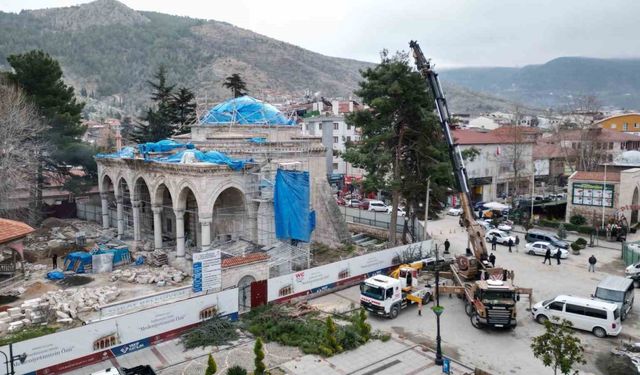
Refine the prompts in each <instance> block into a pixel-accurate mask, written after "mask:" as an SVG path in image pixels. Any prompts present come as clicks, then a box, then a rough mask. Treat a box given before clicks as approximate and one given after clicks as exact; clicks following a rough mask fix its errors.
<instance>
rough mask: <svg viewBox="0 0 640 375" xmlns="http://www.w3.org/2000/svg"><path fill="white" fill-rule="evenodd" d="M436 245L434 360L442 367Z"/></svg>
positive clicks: (440, 311)
mask: <svg viewBox="0 0 640 375" xmlns="http://www.w3.org/2000/svg"><path fill="white" fill-rule="evenodd" d="M438 260H439V259H438V244H436V306H435V308H434V309H433V312H434V313H435V314H436V360H435V364H436V365H437V366H442V363H443V362H444V361H443V360H442V345H441V342H442V339H441V338H440V315H442V312H443V311H444V309H443V308H442V307H441V306H440V266H439V265H438Z"/></svg>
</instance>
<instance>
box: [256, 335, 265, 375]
mask: <svg viewBox="0 0 640 375" xmlns="http://www.w3.org/2000/svg"><path fill="white" fill-rule="evenodd" d="M253 353H254V354H255V355H256V358H255V360H254V365H255V367H256V370H255V371H254V375H264V374H266V373H267V372H266V370H267V366H265V364H264V351H263V350H262V339H261V338H260V337H258V338H257V339H256V343H255V345H254V346H253Z"/></svg>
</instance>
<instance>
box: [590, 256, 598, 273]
mask: <svg viewBox="0 0 640 375" xmlns="http://www.w3.org/2000/svg"><path fill="white" fill-rule="evenodd" d="M597 261H598V260H597V259H596V257H595V255H593V254H591V256H590V257H589V272H596V262H597Z"/></svg>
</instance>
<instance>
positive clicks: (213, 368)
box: [204, 353, 218, 375]
mask: <svg viewBox="0 0 640 375" xmlns="http://www.w3.org/2000/svg"><path fill="white" fill-rule="evenodd" d="M217 371H218V365H216V361H215V360H214V359H213V356H212V355H211V353H209V358H208V359H207V369H206V370H205V372H204V375H213V374H215V373H216V372H217Z"/></svg>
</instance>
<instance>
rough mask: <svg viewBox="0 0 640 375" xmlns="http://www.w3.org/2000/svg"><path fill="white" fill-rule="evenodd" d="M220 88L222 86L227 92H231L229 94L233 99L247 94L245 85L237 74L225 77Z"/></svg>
mask: <svg viewBox="0 0 640 375" xmlns="http://www.w3.org/2000/svg"><path fill="white" fill-rule="evenodd" d="M222 86H224V87H226V88H228V89H229V90H231V93H232V94H233V97H234V98H238V97H240V96H243V95H247V93H246V91H247V84H246V82H245V81H244V80H243V79H242V77H240V74H238V73H233V74H232V75H230V76H229V77H227V78H226V79H225V80H224V83H223V84H222Z"/></svg>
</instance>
